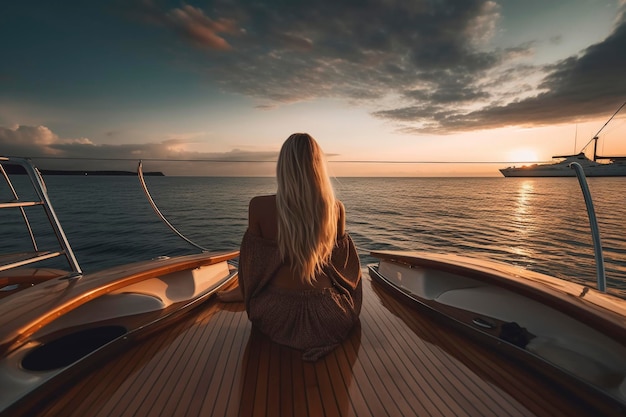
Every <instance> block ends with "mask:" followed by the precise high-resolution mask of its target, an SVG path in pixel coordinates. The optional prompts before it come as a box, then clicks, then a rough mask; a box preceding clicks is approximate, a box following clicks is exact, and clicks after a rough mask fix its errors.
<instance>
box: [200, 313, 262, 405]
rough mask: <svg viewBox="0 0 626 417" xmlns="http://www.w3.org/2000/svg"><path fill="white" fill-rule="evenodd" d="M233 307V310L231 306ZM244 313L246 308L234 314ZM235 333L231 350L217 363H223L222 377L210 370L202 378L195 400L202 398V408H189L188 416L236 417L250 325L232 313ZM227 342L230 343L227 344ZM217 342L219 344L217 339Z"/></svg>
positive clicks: (223, 350) (232, 328)
mask: <svg viewBox="0 0 626 417" xmlns="http://www.w3.org/2000/svg"><path fill="white" fill-rule="evenodd" d="M230 307H233V306H232V305H231V306H230ZM236 311H239V312H242V311H243V306H241V307H240V308H239V309H238V310H234V309H233V310H232V312H236ZM231 315H232V322H231V326H232V327H231V331H230V332H229V333H230V334H232V336H231V342H230V347H228V345H225V346H224V349H222V353H221V355H222V356H221V357H220V358H218V361H217V363H218V364H220V363H221V364H222V365H223V366H222V367H221V369H222V373H221V378H219V377H220V374H218V373H217V372H216V371H214V370H213V369H212V368H210V367H206V369H205V370H204V372H203V373H202V379H201V381H200V383H199V384H198V385H197V387H196V390H195V392H194V398H202V399H203V401H202V408H201V409H199V410H198V409H196V408H190V409H189V410H188V414H189V415H192V416H193V415H237V413H238V412H239V404H240V400H239V397H240V395H241V386H240V384H237V381H239V380H240V379H241V378H240V375H241V372H242V362H243V360H242V358H243V357H244V352H245V346H246V345H247V341H248V338H249V334H250V328H251V326H250V323H249V321H248V318H247V317H246V315H245V314H231ZM226 342H227V341H226ZM215 343H219V340H216V341H215Z"/></svg>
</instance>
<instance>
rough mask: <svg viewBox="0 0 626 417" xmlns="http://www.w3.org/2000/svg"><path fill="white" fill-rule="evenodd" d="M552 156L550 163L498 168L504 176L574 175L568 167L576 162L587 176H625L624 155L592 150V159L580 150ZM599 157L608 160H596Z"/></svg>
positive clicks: (625, 160) (625, 161) (625, 162)
mask: <svg viewBox="0 0 626 417" xmlns="http://www.w3.org/2000/svg"><path fill="white" fill-rule="evenodd" d="M594 139H597V138H594ZM552 158H553V159H555V162H554V163H551V164H533V165H524V166H521V167H508V168H502V169H500V172H501V173H502V175H504V176H505V177H575V176H576V173H575V172H574V170H573V169H571V168H570V164H571V163H572V162H578V163H579V164H580V165H581V166H582V168H583V171H584V172H585V175H586V176H587V177H626V156H616V157H601V156H595V152H594V159H589V158H587V156H586V155H585V153H584V152H581V153H579V154H576V155H563V156H553V157H552ZM599 159H601V160H608V161H609V162H598V160H599Z"/></svg>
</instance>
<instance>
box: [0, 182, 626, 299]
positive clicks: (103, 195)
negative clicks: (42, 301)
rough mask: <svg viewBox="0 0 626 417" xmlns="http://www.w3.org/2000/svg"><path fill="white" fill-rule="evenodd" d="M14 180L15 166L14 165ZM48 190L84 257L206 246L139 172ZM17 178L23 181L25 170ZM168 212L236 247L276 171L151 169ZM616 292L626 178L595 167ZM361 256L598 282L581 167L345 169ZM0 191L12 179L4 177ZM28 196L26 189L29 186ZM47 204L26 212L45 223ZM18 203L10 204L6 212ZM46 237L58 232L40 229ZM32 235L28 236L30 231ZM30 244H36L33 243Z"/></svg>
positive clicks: (2, 219) (146, 255) (342, 187)
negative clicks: (396, 253)
mask: <svg viewBox="0 0 626 417" xmlns="http://www.w3.org/2000/svg"><path fill="white" fill-rule="evenodd" d="M14 180H15V177H14ZM45 180H46V184H47V187H48V191H49V194H50V198H51V201H52V203H53V205H54V208H55V211H56V214H57V216H58V218H59V220H60V221H61V223H62V225H63V227H64V230H65V234H66V236H67V238H68V240H69V242H70V244H71V245H72V247H73V249H74V252H75V255H76V258H77V259H78V262H79V263H80V265H81V267H82V269H83V270H84V271H85V272H86V273H89V272H94V271H97V270H99V269H102V268H106V267H110V266H114V265H119V264H124V263H128V262H133V261H139V260H146V259H151V258H154V257H156V256H172V255H178V254H186V253H194V252H197V251H198V250H197V249H196V248H194V247H192V246H191V245H189V244H188V243H186V242H185V241H184V240H182V239H181V238H180V237H178V236H176V235H175V234H174V233H173V232H172V231H171V230H170V229H169V228H168V227H167V226H166V225H165V224H164V223H163V222H161V221H160V220H159V218H158V217H157V216H156V214H155V213H154V212H153V210H152V208H151V206H150V204H149V203H148V200H147V198H146V196H145V195H144V193H143V191H142V189H141V186H140V184H139V181H138V179H137V178H136V177H97V176H84V177H82V176H48V177H46V178H45ZM15 181H16V188H17V185H20V184H18V183H20V182H23V181H26V177H25V176H18V177H17V179H16V180H15ZM146 182H147V184H148V188H149V190H150V193H151V194H152V197H153V198H154V200H155V202H156V204H157V205H158V207H159V209H160V210H161V212H162V213H163V215H164V216H165V217H166V218H167V219H168V220H169V221H170V222H171V224H172V225H174V226H175V227H176V228H177V229H178V230H179V231H180V232H181V233H182V234H183V235H185V236H186V237H187V238H189V239H191V240H192V241H194V242H196V243H197V244H199V245H201V246H203V247H205V248H209V249H211V250H226V249H236V248H238V246H239V243H240V241H241V237H242V235H243V233H244V231H245V228H246V224H247V208H248V202H249V200H250V198H252V197H253V196H255V195H259V194H271V193H273V192H274V191H275V188H276V185H275V184H276V183H275V180H274V179H273V178H259V177H256V178H240V177H229V178H225V177H146ZM588 182H589V188H590V190H591V194H592V197H593V201H594V203H595V211H596V216H597V219H598V224H599V228H600V233H601V239H602V246H603V250H604V252H603V253H604V262H605V268H606V276H607V286H608V288H609V292H611V293H613V294H616V295H618V296H620V297H623V298H626V225H625V224H624V220H625V219H626V204H625V203H626V202H625V194H624V190H626V178H590V179H588ZM334 186H335V190H336V193H337V196H338V197H339V198H340V199H341V200H342V201H343V202H344V204H345V206H346V211H347V228H348V231H349V232H350V234H351V235H352V237H353V239H354V241H355V243H356V245H357V247H358V248H359V249H360V253H361V260H362V264H363V266H365V265H366V264H367V263H371V262H374V261H375V259H374V258H371V257H370V256H369V255H368V254H367V250H371V249H394V250H396V249H397V250H419V251H433V252H438V253H455V254H460V255H465V256H474V257H478V258H483V259H493V260H498V261H503V262H507V263H512V264H515V265H518V266H521V267H523V268H527V269H530V270H533V271H537V272H541V273H546V274H549V275H553V276H556V277H559V278H562V279H566V280H570V281H574V282H578V283H581V284H586V285H590V286H593V287H595V285H596V284H595V283H596V263H595V259H594V249H593V241H592V238H591V234H590V226H589V221H588V217H587V212H586V208H585V202H584V199H583V196H582V192H581V191H580V187H579V185H578V181H577V180H576V179H575V178H534V179H533V178H336V179H334ZM0 191H1V192H2V195H0V198H2V199H3V200H5V199H7V197H6V195H5V194H7V190H5V189H2V188H0ZM20 196H21V197H22V198H28V195H23V194H22V195H20ZM39 209H40V208H38V207H36V208H32V209H28V211H27V214H28V216H29V218H30V219H31V221H32V222H33V226H34V229H36V230H37V229H38V228H39V227H40V226H41V225H42V224H43V223H44V222H45V218H44V216H43V215H42V214H41V211H40V210H39ZM5 212H11V213H8V214H7V213H5ZM20 222H21V217H20V215H19V212H18V211H17V210H1V211H0V228H2V230H3V231H4V232H5V233H3V236H4V239H3V240H2V242H0V250H7V249H11V250H13V251H15V250H22V246H21V245H22V244H23V243H21V242H22V241H23V240H24V238H26V239H28V238H27V236H28V235H27V234H26V232H25V231H24V228H23V227H20V226H23V224H22V225H20ZM40 242H42V243H40V249H45V246H46V245H48V244H49V242H50V240H47V239H42V240H40ZM26 243H28V242H26ZM23 250H29V248H28V246H24V247H23Z"/></svg>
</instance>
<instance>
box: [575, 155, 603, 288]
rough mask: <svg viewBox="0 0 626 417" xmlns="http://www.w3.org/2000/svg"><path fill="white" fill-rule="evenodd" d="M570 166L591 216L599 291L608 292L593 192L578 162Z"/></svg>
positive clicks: (588, 213) (590, 222)
mask: <svg viewBox="0 0 626 417" xmlns="http://www.w3.org/2000/svg"><path fill="white" fill-rule="evenodd" d="M569 166H570V168H572V169H573V170H574V171H575V172H576V177H578V183H579V184H580V189H581V190H582V192H583V196H584V197H585V204H586V205H587V215H588V216H589V226H590V227H591V237H592V239H593V250H594V255H595V258H596V273H597V282H598V290H600V291H602V292H606V274H605V271H604V256H603V255H602V242H601V241H600V229H599V228H598V220H597V219H596V212H595V210H594V208H593V200H592V199H591V192H590V191H589V185H588V184H587V177H586V176H585V171H584V170H583V167H582V166H581V165H580V164H579V163H578V162H572V163H571V164H570V165H569Z"/></svg>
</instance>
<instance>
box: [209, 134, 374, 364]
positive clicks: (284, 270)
mask: <svg viewBox="0 0 626 417" xmlns="http://www.w3.org/2000/svg"><path fill="white" fill-rule="evenodd" d="M276 179H277V184H278V188H277V191H276V194H275V195H268V196H258V197H254V198H253V199H252V200H251V201H250V206H249V213H248V229H247V230H246V232H245V234H244V236H243V240H242V243H241V249H240V250H241V252H240V259H239V287H237V288H235V289H234V290H231V291H226V292H222V293H220V294H219V298H220V299H221V300H222V301H242V300H243V301H244V302H245V307H246V311H247V313H248V318H249V319H250V321H251V322H252V324H253V325H254V326H255V327H257V328H258V329H259V330H260V331H261V332H262V333H264V334H266V335H267V336H269V338H270V339H272V340H273V341H275V342H277V343H280V344H283V345H287V346H290V347H293V348H296V349H300V350H303V351H304V353H303V356H302V357H303V359H304V360H310V361H314V360H317V359H319V358H320V357H322V356H324V355H325V354H327V353H329V352H330V351H331V350H333V349H334V348H335V347H336V346H337V345H338V344H339V343H340V342H341V341H342V340H344V339H345V338H346V337H348V335H349V333H350V330H351V329H352V328H353V327H354V326H355V325H356V324H357V323H358V321H359V312H360V310H361V299H362V289H361V266H360V263H359V257H358V254H357V252H356V248H355V246H354V243H353V242H352V240H351V239H350V236H349V235H348V234H347V233H346V231H345V224H346V220H345V209H344V206H343V204H342V203H341V202H340V201H339V200H336V199H335V195H334V191H333V188H332V185H331V182H330V179H329V177H328V174H327V173H326V163H325V160H324V155H323V152H322V150H321V148H320V146H319V145H318V144H317V142H316V141H315V140H314V139H313V138H312V137H311V136H310V135H308V134H306V133H295V134H293V135H291V136H290V137H289V138H288V139H287V140H286V141H285V143H284V144H283V146H282V148H281V151H280V155H279V157H278V164H277V167H276Z"/></svg>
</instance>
